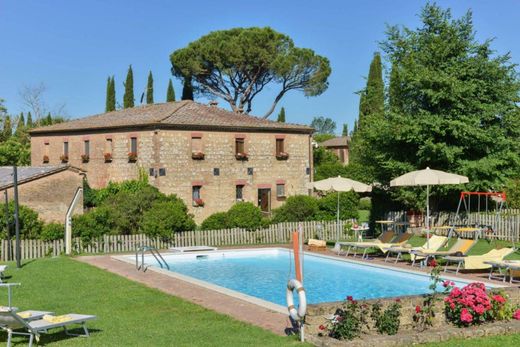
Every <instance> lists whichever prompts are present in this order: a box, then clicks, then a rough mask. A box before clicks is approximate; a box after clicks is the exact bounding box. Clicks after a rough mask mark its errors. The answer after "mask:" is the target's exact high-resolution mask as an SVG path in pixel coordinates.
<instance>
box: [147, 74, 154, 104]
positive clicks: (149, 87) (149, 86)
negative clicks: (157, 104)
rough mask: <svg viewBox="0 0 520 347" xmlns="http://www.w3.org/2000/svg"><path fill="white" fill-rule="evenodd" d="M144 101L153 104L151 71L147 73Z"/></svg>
mask: <svg viewBox="0 0 520 347" xmlns="http://www.w3.org/2000/svg"><path fill="white" fill-rule="evenodd" d="M146 103H147V104H153V76H152V71H150V73H148V81H147V83H146Z"/></svg>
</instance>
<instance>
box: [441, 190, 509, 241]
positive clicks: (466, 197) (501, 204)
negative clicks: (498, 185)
mask: <svg viewBox="0 0 520 347" xmlns="http://www.w3.org/2000/svg"><path fill="white" fill-rule="evenodd" d="M472 197H476V198H477V213H480V212H483V211H482V209H483V207H484V206H482V198H484V202H485V212H486V213H489V209H490V206H489V201H490V200H492V201H494V202H495V206H494V207H495V212H496V214H497V215H499V214H500V213H501V212H502V210H503V209H505V208H507V201H506V193H504V192H461V193H460V199H459V205H458V206H457V212H456V215H455V221H456V222H460V223H461V224H463V225H467V218H468V216H470V214H471V200H472V199H471V198H472ZM462 206H464V209H465V212H466V213H465V216H466V220H465V221H463V220H462V218H461V213H460V212H461V207H462ZM452 232H454V233H455V234H456V235H457V236H459V232H473V233H474V238H475V239H478V237H479V236H482V235H483V234H484V237H485V239H486V240H488V241H489V242H490V241H491V239H490V238H489V236H491V234H494V233H495V231H494V230H493V227H492V226H490V225H480V224H475V225H474V226H466V227H460V228H453V229H452ZM450 234H451V232H450ZM450 236H451V235H450Z"/></svg>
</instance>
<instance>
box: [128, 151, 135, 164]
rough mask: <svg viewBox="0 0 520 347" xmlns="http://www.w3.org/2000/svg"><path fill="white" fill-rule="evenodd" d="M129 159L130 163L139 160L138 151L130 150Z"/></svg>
mask: <svg viewBox="0 0 520 347" xmlns="http://www.w3.org/2000/svg"><path fill="white" fill-rule="evenodd" d="M128 161H129V162H130V163H135V162H136V161H137V153H135V152H129V153H128Z"/></svg>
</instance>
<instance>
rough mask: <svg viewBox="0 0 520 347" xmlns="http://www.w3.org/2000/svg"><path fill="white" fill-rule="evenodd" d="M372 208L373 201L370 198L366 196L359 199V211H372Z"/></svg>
mask: <svg viewBox="0 0 520 347" xmlns="http://www.w3.org/2000/svg"><path fill="white" fill-rule="evenodd" d="M371 208H372V200H371V199H370V198H369V197H367V196H365V197H363V198H361V199H359V206H358V210H367V211H370V209H371Z"/></svg>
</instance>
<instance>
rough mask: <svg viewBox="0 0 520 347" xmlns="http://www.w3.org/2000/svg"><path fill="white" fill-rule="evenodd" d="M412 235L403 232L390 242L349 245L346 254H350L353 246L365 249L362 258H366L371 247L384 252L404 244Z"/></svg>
mask: <svg viewBox="0 0 520 347" xmlns="http://www.w3.org/2000/svg"><path fill="white" fill-rule="evenodd" d="M411 237H412V234H411V233H401V234H399V235H397V236H395V237H394V238H393V239H392V240H391V241H390V242H367V243H364V242H360V243H358V244H355V245H352V246H349V249H348V250H347V253H346V255H347V256H348V253H349V251H350V249H351V248H354V249H363V256H362V259H365V258H366V257H367V251H368V250H369V249H370V248H377V249H379V250H380V251H381V252H383V254H384V253H386V252H387V251H388V249H390V248H391V247H396V246H403V245H404V244H405V243H406V242H407V241H408V240H409V239H410V238H411ZM355 256H356V253H354V257H355Z"/></svg>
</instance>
